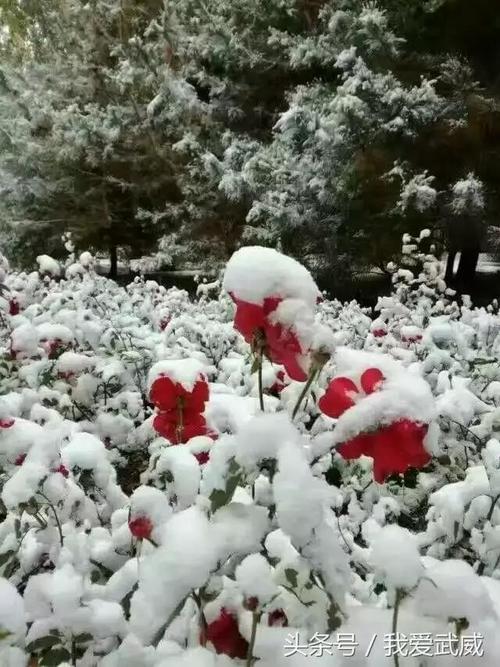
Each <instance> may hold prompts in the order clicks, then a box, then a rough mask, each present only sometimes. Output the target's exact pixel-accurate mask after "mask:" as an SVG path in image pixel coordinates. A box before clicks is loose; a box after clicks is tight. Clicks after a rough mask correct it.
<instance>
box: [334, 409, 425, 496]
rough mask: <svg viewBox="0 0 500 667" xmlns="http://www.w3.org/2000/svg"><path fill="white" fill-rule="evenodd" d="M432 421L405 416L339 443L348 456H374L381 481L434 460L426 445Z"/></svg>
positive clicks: (339, 448) (346, 456)
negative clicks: (416, 420)
mask: <svg viewBox="0 0 500 667" xmlns="http://www.w3.org/2000/svg"><path fill="white" fill-rule="evenodd" d="M427 430H428V425H427V424H419V423H417V422H413V421H411V420H409V419H402V420H400V421H397V422H394V423H393V424H391V425H390V426H384V427H382V428H380V429H379V430H378V431H376V432H374V433H362V434H361V435H358V436H356V437H355V438H353V439H352V440H349V441H348V442H344V443H343V444H341V445H339V447H337V451H338V452H339V454H340V455H341V456H342V457H343V458H344V459H348V460H352V459H357V458H359V457H360V456H362V455H364V456H370V457H371V458H372V459H373V477H374V479H375V481H376V482H379V483H380V484H381V483H382V482H384V481H385V479H387V477H389V476H390V475H394V474H396V473H398V474H401V473H404V472H406V470H408V468H422V467H423V466H425V465H427V464H428V463H429V461H430V460H431V456H430V454H429V453H428V452H427V451H426V449H425V448H424V442H423V441H424V438H425V436H426V434H427Z"/></svg>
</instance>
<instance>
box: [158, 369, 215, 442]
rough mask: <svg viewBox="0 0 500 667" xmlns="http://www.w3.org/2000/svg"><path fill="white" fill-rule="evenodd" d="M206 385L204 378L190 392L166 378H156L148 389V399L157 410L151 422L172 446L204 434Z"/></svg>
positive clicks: (205, 432) (205, 427)
mask: <svg viewBox="0 0 500 667" xmlns="http://www.w3.org/2000/svg"><path fill="white" fill-rule="evenodd" d="M208 396H209V394H208V384H207V382H206V380H205V379H204V378H202V379H199V380H197V381H196V382H195V384H194V387H193V389H192V390H191V391H189V390H187V389H185V388H184V387H183V386H182V384H180V383H179V382H174V381H173V380H172V379H171V378H169V377H165V376H162V377H159V378H157V379H156V380H155V381H154V382H153V385H152V387H151V392H150V400H151V402H152V403H154V405H155V406H156V407H157V408H158V409H159V412H158V414H157V415H156V417H155V418H154V420H153V428H154V429H155V431H156V432H157V433H159V434H160V435H162V436H163V437H164V438H167V439H168V440H170V442H172V443H175V444H180V443H184V442H187V441H188V440H190V439H191V438H194V437H196V436H198V435H207V425H206V421H205V417H204V416H203V414H202V413H203V412H204V410H205V403H206V402H207V401H208Z"/></svg>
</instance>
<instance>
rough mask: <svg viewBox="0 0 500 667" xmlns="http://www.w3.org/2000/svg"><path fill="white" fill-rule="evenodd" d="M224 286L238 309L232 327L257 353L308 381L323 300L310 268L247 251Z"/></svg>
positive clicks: (267, 252)
mask: <svg viewBox="0 0 500 667" xmlns="http://www.w3.org/2000/svg"><path fill="white" fill-rule="evenodd" d="M224 287H225V289H226V290H227V292H228V293H229V295H230V296H231V298H232V300H233V301H234V303H235V305H236V313H235V317H234V328H235V329H236V330H237V331H239V332H240V333H241V335H242V336H243V338H244V339H245V341H246V342H247V343H249V344H250V345H251V346H252V348H253V350H254V351H255V352H256V353H257V354H259V355H264V356H266V357H267V358H268V359H269V360H270V361H271V362H273V363H276V364H281V365H283V366H284V367H285V370H286V372H287V373H288V375H289V376H290V378H291V379H292V380H296V381H300V382H304V381H305V380H306V379H307V370H308V369H307V366H308V359H307V355H308V352H309V349H310V344H311V339H312V334H313V320H314V309H315V306H316V303H317V299H318V297H319V296H320V294H319V290H318V288H317V287H316V284H315V282H314V280H313V279H312V277H311V275H310V273H309V272H308V271H307V269H305V268H304V267H303V266H302V265H301V264H299V263H298V262H297V261H295V260H294V259H292V258H291V257H286V256H285V255H282V254H281V253H279V252H277V251H276V250H272V249H271V248H261V247H258V246H249V247H245V248H241V249H240V250H238V251H237V252H235V253H234V255H233V256H232V257H231V259H230V260H229V262H228V264H227V267H226V273H225V277H224Z"/></svg>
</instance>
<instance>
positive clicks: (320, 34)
mask: <svg viewBox="0 0 500 667" xmlns="http://www.w3.org/2000/svg"><path fill="white" fill-rule="evenodd" d="M175 14H176V18H177V21H178V24H179V25H182V26H183V27H182V30H181V31H180V32H179V35H180V40H179V46H178V49H179V53H181V54H182V58H183V59H184V60H185V62H187V63H190V68H191V70H192V78H193V80H195V81H196V84H197V85H198V87H201V88H203V89H204V90H205V91H207V92H206V94H207V98H208V99H209V100H210V103H211V109H212V114H213V116H214V117H216V118H217V117H219V118H220V119H221V120H222V121H223V122H224V124H225V127H226V128H227V131H226V132H225V133H224V134H222V135H221V136H222V141H221V142H220V144H219V145H218V146H213V144H212V146H210V147H209V151H208V154H207V155H205V164H206V165H207V167H208V169H209V173H210V175H211V177H212V179H213V181H212V183H213V186H212V187H213V189H215V188H217V189H218V190H219V191H220V192H222V193H223V194H224V196H225V197H226V199H227V201H235V202H240V203H242V204H243V206H244V207H246V223H245V226H244V229H243V239H244V240H245V241H246V242H249V241H258V242H259V243H265V244H269V245H275V246H281V247H283V248H284V249H285V250H286V251H287V252H291V253H292V254H295V255H297V256H300V257H301V258H302V259H303V260H304V261H306V262H307V263H308V264H309V265H310V266H312V267H313V268H314V269H315V271H316V272H325V273H330V272H331V271H332V268H334V269H335V271H336V276H337V278H338V277H339V275H340V272H341V271H348V272H352V269H353V268H354V267H355V266H357V267H360V266H363V265H364V266H369V267H371V266H374V265H378V266H381V267H383V266H385V263H386V261H387V259H388V258H389V257H390V255H391V253H392V252H397V251H398V249H399V239H400V233H399V231H400V230H399V229H398V227H397V223H398V222H401V220H400V219H399V218H397V217H396V218H395V217H391V213H392V211H393V209H394V206H395V204H396V202H397V200H398V197H399V189H398V188H397V187H396V186H395V185H394V183H393V182H391V181H390V179H387V178H385V174H386V173H387V172H388V171H390V170H391V168H392V167H393V164H394V161H395V159H397V158H399V157H401V156H406V154H411V148H412V146H414V145H415V144H416V143H417V142H418V141H419V140H421V139H422V137H423V135H424V133H425V132H427V131H428V130H429V128H430V127H432V126H433V125H435V124H436V123H437V122H438V121H439V122H442V119H443V118H446V117H448V116H450V115H452V113H455V112H456V111H457V107H458V106H459V105H457V104H453V103H451V102H450V100H447V99H445V98H444V97H442V96H440V95H439V94H438V92H437V91H436V85H435V84H436V82H435V81H434V80H431V79H428V78H425V77H422V76H420V75H419V74H418V73H412V75H411V76H406V77H404V74H403V73H400V72H399V71H398V70H402V69H403V65H402V62H403V56H402V53H403V49H404V45H403V44H402V41H403V40H401V39H399V38H398V36H397V35H396V34H395V33H394V32H393V30H392V29H391V25H390V19H391V13H390V12H386V11H383V9H381V8H380V7H379V6H378V5H376V4H375V3H364V2H359V1H358V0H328V1H327V2H321V3H313V2H301V3H292V4H290V3H283V2H281V1H280V0H274V1H273V2H266V3H263V2H260V1H258V0H254V1H253V2H250V3H248V2H245V3H242V2H222V3H204V4H203V5H201V4H199V3H196V2H194V1H193V0H181V1H180V2H179V3H176V6H175ZM183 36H184V37H186V36H188V38H187V39H185V40H184V41H183V39H182V37H183ZM403 222H404V223H406V222H407V221H406V220H404V221H403ZM419 224H421V223H420V222H419ZM346 260H349V261H346Z"/></svg>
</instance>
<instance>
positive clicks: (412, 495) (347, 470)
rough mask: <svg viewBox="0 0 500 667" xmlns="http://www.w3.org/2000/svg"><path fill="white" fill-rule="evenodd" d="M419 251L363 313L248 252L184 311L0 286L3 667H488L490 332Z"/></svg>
mask: <svg viewBox="0 0 500 667" xmlns="http://www.w3.org/2000/svg"><path fill="white" fill-rule="evenodd" d="M427 237H428V235H427V234H426V233H423V234H422V235H421V237H420V238H419V239H412V238H405V239H404V240H403V242H404V244H405V247H406V248H407V252H406V254H405V266H400V267H397V266H394V265H391V266H390V267H389V270H390V271H391V272H392V273H393V285H394V286H393V290H392V293H391V294H390V295H388V296H385V297H381V298H380V299H379V302H378V304H377V306H376V308H375V309H374V311H373V312H372V310H371V309H367V308H362V307H360V306H359V305H358V304H356V303H350V304H341V303H340V302H338V301H335V300H333V301H332V300H329V299H326V298H321V295H320V293H319V291H318V289H317V287H316V284H315V282H314V280H313V278H312V277H311V275H310V274H309V272H308V271H307V270H306V269H305V268H304V267H302V266H300V265H299V264H297V262H295V260H293V259H291V258H288V257H284V256H283V255H281V254H279V253H277V252H276V251H272V250H269V249H264V248H259V247H250V248H242V249H241V250H239V251H238V252H237V253H235V255H234V256H233V257H232V259H231V260H230V262H229V264H228V267H227V271H226V274H225V277H224V280H223V281H222V283H221V285H222V287H221V289H220V290H219V291H217V290H216V289H215V288H214V289H211V290H210V292H209V291H208V290H200V291H199V294H198V296H197V297H195V298H190V297H189V295H188V294H187V293H186V292H183V291H181V290H178V289H175V288H173V289H169V290H167V289H165V288H164V287H162V286H160V285H158V284H157V283H156V282H153V281H145V280H142V279H139V278H138V279H136V280H135V281H134V282H133V283H131V284H130V285H128V286H127V287H125V288H123V287H119V286H117V285H116V284H115V283H113V282H111V281H109V280H107V279H105V278H103V277H99V276H98V275H97V274H96V273H95V271H94V262H93V259H92V257H91V256H90V254H89V253H83V255H82V256H81V257H80V259H79V260H77V259H76V258H75V257H72V258H71V262H68V263H67V266H66V268H64V267H63V266H62V265H60V264H59V263H57V262H55V261H54V260H52V259H51V258H48V257H46V256H41V257H39V258H38V265H39V269H38V271H34V272H33V273H16V272H13V271H9V270H8V269H7V270H6V275H5V277H4V283H5V290H3V291H2V299H1V301H0V322H1V329H0V335H1V340H0V345H1V350H0V498H1V502H0V665H2V666H3V665H6V667H27V665H28V664H30V665H35V664H36V665H41V666H43V665H78V666H79V667H93V666H94V665H103V667H118V666H120V667H121V666H122V665H128V666H130V667H182V666H186V667H229V666H230V665H238V664H240V665H246V666H248V667H249V666H250V665H255V664H257V665H259V667H280V666H282V667H285V665H286V666H292V667H294V666H295V667H301V666H302V665H306V664H310V662H314V660H316V661H317V662H321V663H322V664H325V665H329V666H331V667H339V666H340V667H342V666H343V665H346V666H347V665H352V664H356V665H358V666H360V667H382V666H384V665H393V664H397V662H396V663H395V657H394V656H393V655H390V654H389V653H390V652H388V651H387V650H386V647H384V635H390V636H392V637H393V639H394V637H395V636H396V635H391V634H390V633H396V634H397V633H401V636H406V637H409V636H411V635H412V634H417V633H419V634H420V635H421V636H423V635H425V633H427V634H428V635H429V633H430V634H432V635H433V636H436V637H439V636H441V637H443V636H450V637H451V638H452V639H451V640H450V641H451V644H450V646H452V648H453V649H454V650H455V649H456V650H455V653H457V652H459V651H458V648H457V647H459V645H460V642H462V641H463V639H464V637H465V636H466V635H467V636H472V635H473V634H474V633H477V636H480V637H481V638H483V639H484V643H483V645H482V647H481V651H480V652H481V653H483V652H484V656H482V657H479V655H473V654H472V653H471V652H470V651H469V654H467V653H466V651H465V649H464V650H463V651H462V657H454V656H453V655H440V656H433V655H432V654H429V653H427V654H425V658H418V657H417V656H415V655H412V654H408V653H406V654H402V655H401V656H400V657H399V664H401V665H405V666H406V665H414V666H415V667H419V666H421V665H424V664H425V665H433V664H436V665H439V666H440V667H441V666H444V667H447V666H448V665H452V664H453V665H459V664H462V665H467V666H469V665H476V664H477V665H479V664H480V665H482V666H483V667H490V666H491V667H493V665H496V664H497V658H496V656H497V653H498V651H499V650H500V645H499V641H500V640H499V639H498V633H497V632H496V626H497V624H498V622H499V614H500V586H499V584H498V582H497V580H498V579H499V578H500V503H499V500H500V436H499V435H498V432H499V431H500V369H499V367H498V355H499V352H500V315H499V313H498V304H496V303H493V304H492V305H491V306H490V307H488V308H474V307H473V305H472V304H471V303H470V302H469V301H468V300H467V299H466V298H463V299H462V300H461V302H458V301H456V300H454V298H455V295H454V294H453V293H452V292H451V291H450V290H448V289H447V288H446V285H445V284H444V281H443V279H442V275H441V270H440V265H439V263H438V262H437V260H436V259H435V258H434V257H433V256H432V255H431V254H427V253H426V252H423V251H421V250H420V245H421V244H420V241H422V240H423V239H427ZM2 265H5V266H8V265H7V264H6V263H5V262H2ZM210 295H212V297H213V298H210ZM450 633H451V635H450ZM353 635H354V636H355V641H356V642H357V650H356V661H354V658H353V657H352V653H351V654H350V655H349V653H348V652H346V651H345V650H342V645H341V643H340V640H339V639H338V638H339V637H341V636H344V637H348V636H351V637H352V636H353ZM375 635H377V637H378V640H377V641H374V642H373V643H372V646H371V649H370V650H369V651H368V648H369V646H370V643H371V642H372V640H373V637H374V636H375ZM318 637H322V638H323V641H324V642H326V643H327V644H328V642H333V643H335V646H334V648H332V649H331V650H328V651H327V650H325V651H323V652H321V654H320V652H318V651H316V653H313V654H311V653H309V654H307V651H306V650H305V649H304V647H306V648H307V647H308V646H309V647H311V646H314V642H315V641H316V643H317V642H318ZM292 638H293V641H292ZM291 642H292V643H293V642H298V645H300V646H301V647H302V649H301V650H297V651H290V645H291ZM332 646H333V644H332ZM476 648H477V647H476ZM476 654H477V651H476ZM424 660H425V661H424Z"/></svg>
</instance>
